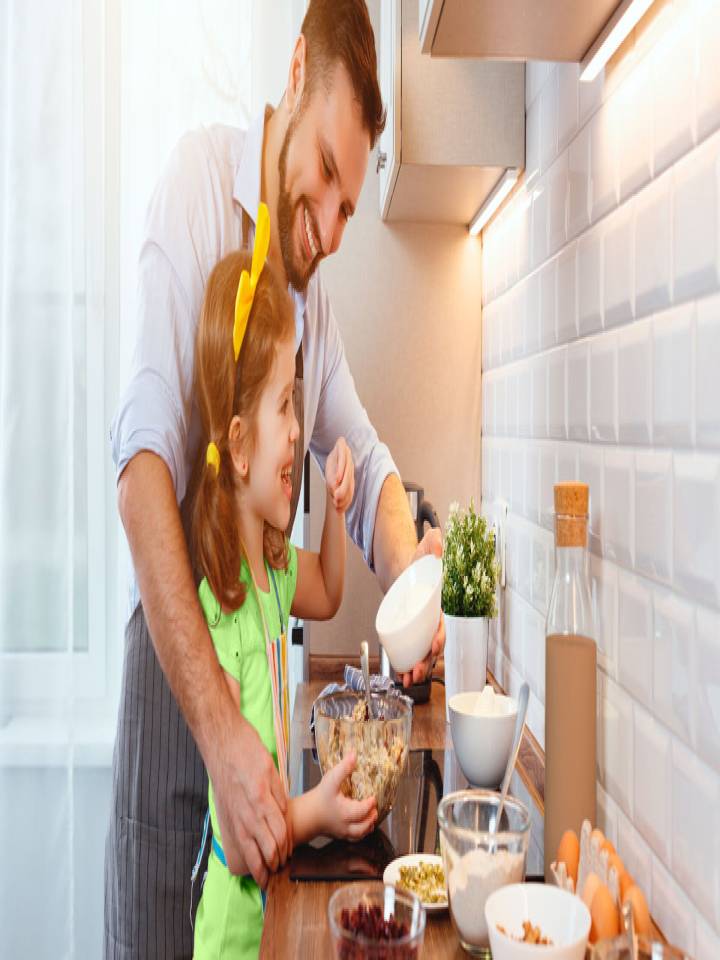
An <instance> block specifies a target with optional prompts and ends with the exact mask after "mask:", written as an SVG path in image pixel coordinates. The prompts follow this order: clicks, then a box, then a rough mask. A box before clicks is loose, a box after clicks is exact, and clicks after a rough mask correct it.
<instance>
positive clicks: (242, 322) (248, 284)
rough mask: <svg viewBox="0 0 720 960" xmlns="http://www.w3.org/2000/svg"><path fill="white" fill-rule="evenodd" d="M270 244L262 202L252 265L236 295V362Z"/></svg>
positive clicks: (268, 221) (241, 281) (266, 212)
mask: <svg viewBox="0 0 720 960" xmlns="http://www.w3.org/2000/svg"><path fill="white" fill-rule="evenodd" d="M269 246H270V214H269V213H268V208H267V206H266V205H265V204H264V203H262V201H261V202H260V205H259V206H258V214H257V223H256V225H255V246H254V247H253V255H252V267H251V268H250V274H248V272H247V270H243V272H242V273H241V274H240V283H239V284H238V289H237V296H236V297H235V324H234V326H233V350H234V351H235V362H236V363H237V358H238V357H239V356H240V348H241V347H242V342H243V339H244V337H245V331H246V330H247V323H248V317H249V316H250V309H251V308H252V303H253V297H254V296H255V288H256V287H257V283H258V280H259V279H260V274H261V273H262V269H263V267H264V266H265V259H266V257H267V252H268V247H269Z"/></svg>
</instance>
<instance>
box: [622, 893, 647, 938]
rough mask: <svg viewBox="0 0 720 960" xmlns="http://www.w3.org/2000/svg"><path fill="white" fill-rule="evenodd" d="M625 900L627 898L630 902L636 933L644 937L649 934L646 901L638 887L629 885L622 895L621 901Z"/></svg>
mask: <svg viewBox="0 0 720 960" xmlns="http://www.w3.org/2000/svg"><path fill="white" fill-rule="evenodd" d="M627 900H629V901H630V903H631V904H632V911H633V920H634V921H635V929H636V931H637V932H638V933H642V934H643V935H644V936H646V937H649V936H651V934H652V925H651V923H650V911H649V910H648V905H647V901H646V900H645V897H644V896H643V892H642V890H641V889H640V887H637V886H632V887H629V889H628V890H627V892H626V893H625V896H624V897H623V903H625V902H626V901H627Z"/></svg>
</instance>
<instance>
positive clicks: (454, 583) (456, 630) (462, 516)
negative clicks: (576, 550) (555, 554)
mask: <svg viewBox="0 0 720 960" xmlns="http://www.w3.org/2000/svg"><path fill="white" fill-rule="evenodd" d="M499 572H500V565H499V563H498V561H497V558H496V556H495V531H494V530H493V529H492V528H491V527H489V526H488V523H487V521H486V519H485V517H483V516H482V515H481V514H479V513H477V512H476V511H475V506H474V504H473V501H472V500H471V501H470V506H469V507H468V508H467V509H466V510H461V509H460V507H459V505H458V504H457V503H452V504H451V505H450V514H449V516H448V520H447V523H446V524H445V544H444V549H443V585H442V609H443V614H444V617H445V716H446V720H447V721H448V722H449V720H450V714H449V709H448V703H449V702H450V698H451V697H452V696H453V695H454V694H455V693H459V692H460V691H463V690H482V689H483V687H484V686H485V678H486V674H487V651H488V624H489V621H490V620H491V619H492V618H493V617H495V616H497V603H496V599H495V589H496V586H497V581H498V575H499Z"/></svg>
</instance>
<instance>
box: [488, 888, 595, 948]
mask: <svg viewBox="0 0 720 960" xmlns="http://www.w3.org/2000/svg"><path fill="white" fill-rule="evenodd" d="M485 920H486V921H487V928H488V935H489V937H490V947H491V949H492V955H493V960H533V958H539V957H542V958H543V960H583V958H584V957H585V949H586V947H587V942H588V935H589V933H590V911H589V910H588V908H587V907H586V906H585V904H584V903H583V902H582V900H581V899H580V897H576V896H574V895H573V894H572V893H569V892H568V891H567V890H561V889H560V887H555V886H553V885H552V884H549V883H513V884H510V885H509V886H507V887H501V888H500V889H499V890H496V891H495V892H494V893H493V894H491V895H490V896H489V897H488V898H487V900H486V902H485Z"/></svg>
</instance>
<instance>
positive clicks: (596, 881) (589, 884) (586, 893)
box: [582, 873, 600, 910]
mask: <svg viewBox="0 0 720 960" xmlns="http://www.w3.org/2000/svg"><path fill="white" fill-rule="evenodd" d="M599 886H600V877H599V876H598V875H597V874H596V873H589V874H588V875H587V877H586V879H585V886H584V887H583V892H582V898H583V903H584V904H585V906H586V907H587V908H588V910H590V908H591V907H592V902H593V897H594V896H595V891H596V890H597V888H598V887H599Z"/></svg>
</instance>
